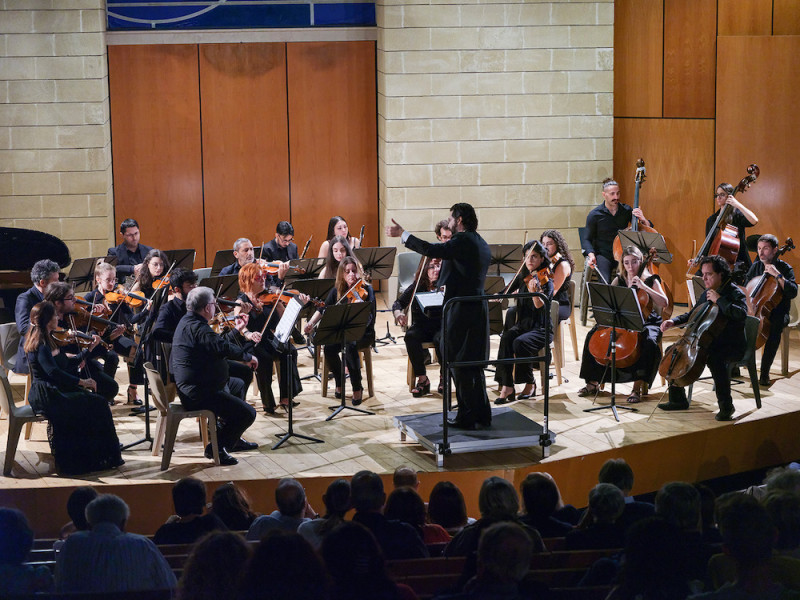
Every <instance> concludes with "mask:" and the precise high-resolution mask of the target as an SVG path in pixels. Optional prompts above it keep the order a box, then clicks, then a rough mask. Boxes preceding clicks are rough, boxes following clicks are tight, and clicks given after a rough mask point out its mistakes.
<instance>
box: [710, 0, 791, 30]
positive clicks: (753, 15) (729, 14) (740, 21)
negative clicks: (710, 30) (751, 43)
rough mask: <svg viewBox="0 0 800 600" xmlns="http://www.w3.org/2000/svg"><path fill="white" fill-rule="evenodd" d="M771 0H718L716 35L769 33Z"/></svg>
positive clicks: (770, 26) (770, 28)
mask: <svg viewBox="0 0 800 600" xmlns="http://www.w3.org/2000/svg"><path fill="white" fill-rule="evenodd" d="M789 1H793V0H789ZM772 2H773V0H718V3H719V6H718V11H719V17H718V18H719V21H718V26H717V31H718V35H771V34H772Z"/></svg>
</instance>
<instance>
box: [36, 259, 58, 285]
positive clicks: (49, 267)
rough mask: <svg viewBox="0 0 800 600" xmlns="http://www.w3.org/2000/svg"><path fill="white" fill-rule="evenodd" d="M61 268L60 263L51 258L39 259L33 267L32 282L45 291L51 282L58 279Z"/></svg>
mask: <svg viewBox="0 0 800 600" xmlns="http://www.w3.org/2000/svg"><path fill="white" fill-rule="evenodd" d="M60 270H61V267H59V266H58V263H57V262H55V261H53V260H50V259H49V258H43V259H42V260H37V261H36V262H35V263H34V264H33V268H32V269H31V282H32V283H33V285H35V286H38V287H39V288H40V289H41V291H42V292H43V291H44V290H45V288H47V286H48V285H49V284H51V283H53V282H54V281H58V273H59V271H60Z"/></svg>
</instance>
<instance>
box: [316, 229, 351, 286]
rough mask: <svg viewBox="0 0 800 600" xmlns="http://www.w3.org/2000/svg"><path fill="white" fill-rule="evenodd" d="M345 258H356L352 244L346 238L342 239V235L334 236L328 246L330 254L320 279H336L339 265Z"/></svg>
mask: <svg viewBox="0 0 800 600" xmlns="http://www.w3.org/2000/svg"><path fill="white" fill-rule="evenodd" d="M345 256H352V257H353V258H355V255H354V254H353V248H352V246H350V242H348V241H347V238H346V237H342V236H340V235H335V236H333V237H332V238H331V239H330V243H329V244H328V254H327V255H326V256H325V266H324V267H323V268H322V271H320V273H319V278H320V279H333V278H335V277H336V273H337V272H338V270H339V263H341V261H342V259H343V258H344V257H345Z"/></svg>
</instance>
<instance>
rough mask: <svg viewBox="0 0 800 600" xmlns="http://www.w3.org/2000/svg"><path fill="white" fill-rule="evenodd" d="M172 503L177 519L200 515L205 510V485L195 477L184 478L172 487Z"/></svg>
mask: <svg viewBox="0 0 800 600" xmlns="http://www.w3.org/2000/svg"><path fill="white" fill-rule="evenodd" d="M172 503H173V504H174V505H175V513H176V514H177V515H178V516H179V517H188V516H189V515H202V514H203V511H204V510H205V508H206V484H205V483H203V482H202V481H200V480H199V479H197V478H195V477H184V478H183V479H181V480H179V481H177V482H176V483H175V485H173V486H172Z"/></svg>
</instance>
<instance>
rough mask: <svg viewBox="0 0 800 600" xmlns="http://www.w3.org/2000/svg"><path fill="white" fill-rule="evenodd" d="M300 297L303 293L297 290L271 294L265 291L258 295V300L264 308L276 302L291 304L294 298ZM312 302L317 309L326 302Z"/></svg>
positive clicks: (316, 300) (315, 299)
mask: <svg viewBox="0 0 800 600" xmlns="http://www.w3.org/2000/svg"><path fill="white" fill-rule="evenodd" d="M300 295H301V292H298V291H297V290H281V291H280V292H270V291H268V290H264V291H263V292H261V293H259V294H258V296H257V298H258V300H259V302H261V304H262V306H272V305H273V304H275V303H276V302H281V303H282V304H289V301H290V300H291V299H292V298H297V297H298V296H300ZM311 302H312V303H313V304H314V306H317V307H323V306H325V302H323V301H322V300H319V299H317V298H311Z"/></svg>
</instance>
